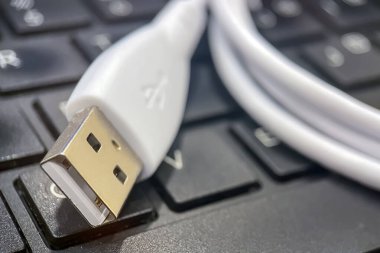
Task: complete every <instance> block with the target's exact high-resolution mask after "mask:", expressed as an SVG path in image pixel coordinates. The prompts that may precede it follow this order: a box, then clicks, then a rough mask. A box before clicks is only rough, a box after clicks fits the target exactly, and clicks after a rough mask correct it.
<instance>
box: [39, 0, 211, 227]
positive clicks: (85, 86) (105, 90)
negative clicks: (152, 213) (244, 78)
mask: <svg viewBox="0 0 380 253" xmlns="http://www.w3.org/2000/svg"><path fill="white" fill-rule="evenodd" d="M205 22H206V10H205V8H204V1H203V0H202V1H200V0H198V1H197V0H194V1H193V0H192V1H182V0H181V1H173V2H169V4H168V5H167V6H166V7H165V8H164V9H163V10H162V12H160V13H159V15H158V16H157V17H156V18H155V19H154V20H153V22H152V23H150V24H148V25H146V26H144V27H143V28H141V29H139V30H137V31H136V32H133V33H131V34H129V35H127V36H126V37H125V38H123V39H121V40H120V41H119V42H117V43H116V44H115V45H113V46H112V47H110V48H109V49H107V50H106V51H105V52H104V53H103V54H102V55H100V56H99V57H98V58H97V59H96V60H95V61H94V62H93V63H92V64H91V66H90V67H89V69H88V70H87V71H86V73H85V74H84V76H83V77H82V78H81V80H80V81H79V83H78V84H77V86H76V88H75V90H74V92H73V94H72V95H71V97H70V99H69V100H68V101H67V104H66V105H65V106H64V108H63V111H64V113H65V116H66V117H67V119H68V121H69V122H70V123H69V125H68V127H67V128H66V130H64V132H63V133H62V135H61V136H60V137H59V138H58V140H57V142H56V143H55V144H54V146H53V147H52V149H51V150H50V151H49V152H48V154H47V155H46V157H45V158H44V159H43V161H42V163H41V165H42V168H43V169H44V171H45V172H46V173H47V174H48V175H49V177H50V178H51V179H52V180H53V181H54V182H55V183H56V185H57V186H58V187H59V188H60V189H61V190H62V192H63V193H64V194H65V195H66V196H67V197H68V198H69V199H70V200H71V201H72V203H73V204H74V206H75V207H76V208H77V209H78V210H79V211H80V213H82V215H83V216H84V217H85V218H86V220H87V221H88V222H89V223H90V224H91V225H93V226H97V225H100V224H102V223H104V222H107V221H108V220H112V219H115V218H116V217H117V216H118V215H119V213H120V210H121V209H122V207H123V204H124V202H125V200H126V199H127V197H128V194H129V192H130V191H131V189H132V187H133V185H134V184H135V182H136V181H138V180H144V179H146V178H149V177H150V176H151V175H152V174H153V173H154V172H155V170H156V169H157V167H158V166H159V164H160V163H161V161H162V160H163V159H164V157H165V155H166V153H167V151H168V149H169V147H170V146H171V145H172V142H173V140H174V138H175V136H176V135H177V131H178V129H179V126H180V124H181V121H182V116H183V112H184V109H185V104H186V100H187V90H188V83H189V71H190V58H191V56H192V54H193V51H194V49H195V45H196V44H197V42H198V40H199V38H200V36H201V34H202V32H203V29H204V26H205Z"/></svg>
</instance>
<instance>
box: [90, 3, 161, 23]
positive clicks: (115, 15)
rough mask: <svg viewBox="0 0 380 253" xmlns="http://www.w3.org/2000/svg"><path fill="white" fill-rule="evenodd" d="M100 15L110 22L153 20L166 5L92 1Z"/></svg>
mask: <svg viewBox="0 0 380 253" xmlns="http://www.w3.org/2000/svg"><path fill="white" fill-rule="evenodd" d="M91 2H92V3H93V4H94V6H95V7H96V9H97V10H98V12H99V13H100V15H101V16H102V17H103V18H104V19H106V20H108V21H119V20H128V19H137V18H152V17H153V16H154V15H155V14H157V13H158V12H159V11H160V9H161V8H162V7H163V6H164V5H165V3H166V1H165V0H91Z"/></svg>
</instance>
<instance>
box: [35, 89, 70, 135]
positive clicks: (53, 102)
mask: <svg viewBox="0 0 380 253" xmlns="http://www.w3.org/2000/svg"><path fill="white" fill-rule="evenodd" d="M71 93H72V89H65V90H62V91H59V92H54V93H48V94H45V95H41V96H39V97H38V98H37V100H36V101H35V103H34V109H35V110H36V111H37V114H38V115H39V116H40V119H41V120H42V121H43V123H44V124H45V125H46V126H47V128H48V130H49V132H50V133H51V135H52V136H53V137H54V138H55V139H57V138H58V136H59V135H60V134H61V133H62V132H63V130H65V128H66V127H67V124H68V122H67V119H66V117H65V116H64V115H63V113H62V106H64V104H65V103H66V101H67V100H68V99H69V97H70V95H71Z"/></svg>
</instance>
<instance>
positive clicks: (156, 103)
mask: <svg viewBox="0 0 380 253" xmlns="http://www.w3.org/2000/svg"><path fill="white" fill-rule="evenodd" d="M167 83H168V80H167V78H166V76H165V75H163V74H160V75H159V78H158V82H157V83H156V84H154V85H150V86H147V87H144V88H143V92H144V97H145V101H146V107H147V108H148V109H153V108H158V109H160V110H163V109H164V106H165V100H166V93H165V86H166V85H167Z"/></svg>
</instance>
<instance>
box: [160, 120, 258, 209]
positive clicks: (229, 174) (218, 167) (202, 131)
mask: <svg viewBox="0 0 380 253" xmlns="http://www.w3.org/2000/svg"><path fill="white" fill-rule="evenodd" d="M155 179H156V182H157V184H158V187H159V189H160V192H161V193H162V194H163V196H164V198H165V199H166V201H167V202H168V205H169V206H170V207H171V208H172V209H174V210H176V211H183V210H186V209H188V208H193V207H196V206H199V205H202V204H206V203H210V202H212V201H216V200H220V199H222V198H224V197H227V196H232V195H236V194H238V193H241V192H245V191H247V190H249V189H250V188H251V187H253V186H255V185H257V182H258V181H257V178H256V176H255V174H254V172H253V171H252V170H251V169H250V167H249V163H247V160H246V157H245V156H244V154H243V151H242V150H239V147H238V145H236V143H235V142H234V140H233V138H232V136H230V135H229V132H228V131H227V124H223V123H222V124H218V125H209V126H201V127H196V128H191V129H187V130H184V132H182V133H180V136H179V140H178V143H177V144H175V145H174V146H173V148H172V151H171V152H169V154H168V156H167V157H166V158H165V160H164V162H163V163H162V165H161V166H160V167H159V169H158V171H157V173H156V174H155Z"/></svg>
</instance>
